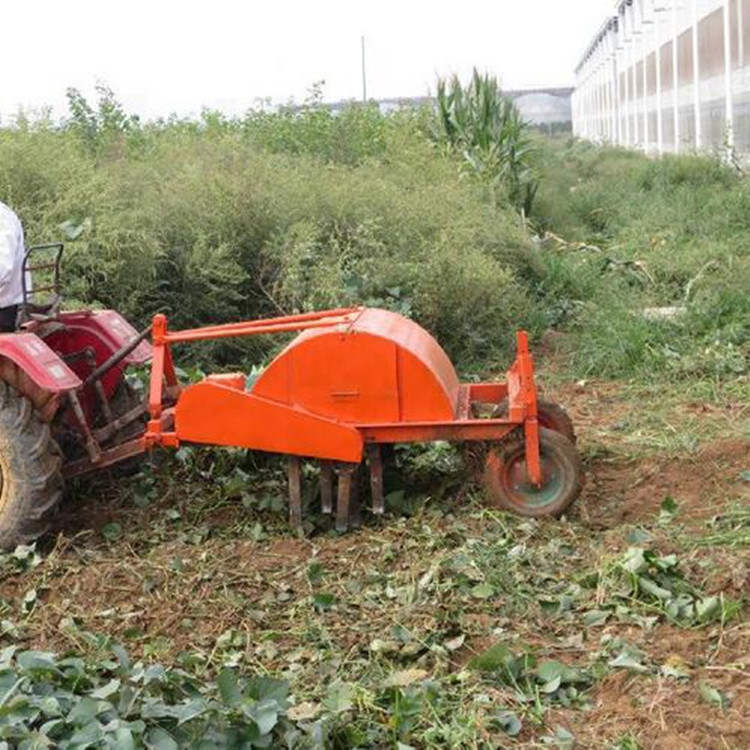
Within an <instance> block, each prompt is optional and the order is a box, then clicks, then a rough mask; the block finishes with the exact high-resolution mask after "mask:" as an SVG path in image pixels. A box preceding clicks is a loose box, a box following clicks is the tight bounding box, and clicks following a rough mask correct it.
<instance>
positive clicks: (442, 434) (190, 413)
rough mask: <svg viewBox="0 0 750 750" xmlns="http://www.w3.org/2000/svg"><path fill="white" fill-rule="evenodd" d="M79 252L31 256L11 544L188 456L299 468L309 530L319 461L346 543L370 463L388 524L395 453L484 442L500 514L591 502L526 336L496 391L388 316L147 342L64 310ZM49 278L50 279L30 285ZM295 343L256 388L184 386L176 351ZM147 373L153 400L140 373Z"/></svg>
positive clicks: (298, 499) (316, 316)
mask: <svg viewBox="0 0 750 750" xmlns="http://www.w3.org/2000/svg"><path fill="white" fill-rule="evenodd" d="M63 250H64V248H63V245H62V244H55V245H45V246H39V247H35V248H32V249H30V250H29V251H28V253H27V254H26V258H25V262H24V269H23V270H24V272H23V279H24V289H23V303H22V305H21V306H20V309H19V316H18V325H17V331H16V332H15V333H9V334H6V335H0V401H1V403H0V478H1V479H2V493H1V495H0V547H2V548H3V549H9V548H12V547H13V546H15V545H16V544H19V543H27V542H29V541H31V540H33V539H35V538H36V537H38V536H39V535H40V534H42V533H43V532H44V531H45V530H46V527H47V523H48V520H49V512H50V511H51V510H52V508H53V507H54V506H55V505H56V504H57V503H58V502H59V500H60V498H61V496H62V492H63V483H64V480H65V479H68V478H72V477H76V476H80V475H83V474H86V473H88V472H91V471H96V470H100V469H104V468H107V467H111V466H114V465H116V464H119V463H122V462H124V461H128V460H131V459H134V458H136V457H138V456H141V455H143V454H144V453H146V452H149V451H152V450H154V449H156V448H164V449H174V448H178V447H179V446H180V445H183V444H190V445H211V446H232V447H238V448H246V449H249V450H259V451H264V452H268V453H275V454H280V455H285V456H287V457H288V471H289V518H290V523H291V524H292V526H293V527H294V528H296V529H298V530H301V529H302V526H303V510H304V509H303V504H302V491H301V482H302V471H301V463H302V461H304V460H314V461H316V462H318V464H319V467H320V473H319V477H320V479H319V481H320V486H319V493H318V494H317V497H319V498H320V507H321V509H322V511H323V513H327V514H334V513H335V520H336V528H337V529H338V530H339V531H342V532H343V531H346V530H347V529H349V528H350V527H351V526H356V525H358V522H359V519H360V518H361V508H360V507H359V499H358V495H359V493H358V492H357V487H358V486H359V484H360V482H359V480H358V479H357V477H358V476H359V475H360V474H362V473H363V471H364V470H365V468H367V469H368V473H369V485H370V490H371V496H372V512H373V514H374V515H381V514H383V513H384V511H385V503H384V491H383V462H384V455H387V453H388V449H390V447H391V446H393V445H395V444H408V443H426V442H437V441H450V442H454V443H459V444H466V445H468V446H471V451H467V452H470V453H471V454H472V455H473V456H474V458H475V459H476V457H477V456H479V457H480V459H481V465H482V469H483V472H482V473H483V481H484V486H485V490H486V494H487V497H488V500H489V502H490V503H491V504H492V505H494V506H497V507H500V508H503V509H506V510H510V511H514V512H516V513H519V514H521V515H525V516H529V517H538V516H560V515H562V514H563V513H565V512H566V511H567V509H568V508H569V506H570V505H571V504H572V503H573V502H574V501H575V499H576V498H577V497H578V495H579V494H580V491H581V487H582V481H583V473H582V468H581V462H580V458H579V455H578V452H577V449H576V444H575V433H574V430H573V424H572V422H571V420H570V418H569V417H568V415H567V414H566V413H565V411H564V410H563V409H562V408H561V407H559V406H558V405H556V404H550V403H546V402H543V401H540V400H539V398H538V395H537V388H536V383H535V376H534V363H533V359H532V356H531V353H530V351H529V343H528V336H527V334H526V333H525V332H523V331H521V332H519V333H518V335H517V354H516V359H515V361H514V363H513V365H512V366H511V367H510V369H509V370H508V371H507V373H506V378H505V380H503V381H501V382H490V383H461V382H460V380H459V377H458V374H457V373H456V370H455V368H454V366H453V364H452V363H451V361H450V359H449V357H448V355H447V354H446V353H445V351H444V350H443V349H442V348H441V347H440V345H439V344H438V342H437V341H436V340H435V339H434V338H433V337H432V336H431V335H430V334H429V333H428V332H427V331H426V330H424V329H423V328H422V327H420V326H419V325H418V324H417V323H415V322H414V321H412V320H409V319H407V318H405V317H403V316H401V315H399V314H397V313H395V312H392V311H389V310H380V309H373V308H366V307H351V308H345V309H336V310H324V311H317V312H305V313H300V314H296V315H285V316H281V317H277V318H270V319H261V320H252V321H244V322H236V323H225V324H221V325H210V326H206V327H203V328H195V329H191V330H184V331H176V330H171V329H170V327H169V325H168V321H167V318H166V316H165V315H163V314H158V315H156V316H154V318H153V322H152V325H151V326H149V328H147V329H146V330H144V331H142V332H141V333H138V332H137V331H136V330H135V329H134V328H133V327H132V326H131V325H130V324H129V323H128V322H127V321H126V320H125V319H124V318H123V317H122V316H121V315H120V314H118V313H117V312H114V311H112V310H85V311H78V312H65V311H61V284H60V275H61V273H60V268H61V261H62V255H63ZM39 258H41V261H39ZM37 274H40V275H45V280H44V281H43V282H42V283H41V284H37V283H35V284H34V285H33V289H32V286H31V284H29V283H28V280H29V279H30V278H31V276H32V275H34V277H35V282H37V280H38V279H37V277H36V275H37ZM292 333H296V334H297V335H296V337H294V338H293V339H292V340H291V342H290V343H289V344H288V345H287V347H286V348H285V349H284V350H283V351H282V352H281V353H280V354H279V355H278V356H276V358H275V359H274V360H273V361H272V362H271V363H270V364H269V365H268V366H267V367H266V368H265V369H264V370H263V372H262V373H261V375H260V377H258V378H257V379H255V380H254V381H252V382H251V379H249V378H248V377H247V376H246V375H245V374H244V373H232V372H230V373H218V374H211V375H207V376H206V377H205V378H204V379H203V380H202V381H200V382H197V383H189V384H184V383H180V382H179V379H178V375H177V369H176V368H175V365H174V359H173V348H174V347H177V346H182V345H185V344H189V343H191V342H195V341H206V340H216V339H224V338H236V337H247V336H259V335H274V334H292ZM149 362H150V368H151V372H150V382H149V387H148V396H147V398H145V399H143V400H141V399H140V398H138V397H137V396H136V393H135V392H134V391H133V389H132V388H131V387H130V386H129V385H128V382H127V380H126V378H125V372H126V370H127V368H128V367H132V366H136V365H144V364H146V363H149ZM384 449H385V450H384Z"/></svg>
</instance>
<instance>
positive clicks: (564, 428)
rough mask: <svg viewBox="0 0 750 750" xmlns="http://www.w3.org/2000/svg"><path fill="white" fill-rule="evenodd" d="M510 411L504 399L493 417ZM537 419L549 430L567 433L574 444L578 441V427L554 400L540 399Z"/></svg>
mask: <svg viewBox="0 0 750 750" xmlns="http://www.w3.org/2000/svg"><path fill="white" fill-rule="evenodd" d="M507 413H508V402H507V401H503V402H502V403H501V404H500V405H499V406H498V407H497V409H495V411H494V413H493V415H492V416H493V417H494V418H495V419H498V418H500V417H504V416H505V415H506V414H507ZM537 415H538V417H537V419H538V420H539V426H540V427H545V428H546V429H548V430H554V431H555V432H559V433H560V434H561V435H565V437H566V438H568V440H570V442H571V443H573V445H575V444H576V443H577V442H578V438H577V437H576V429H575V426H574V425H573V420H572V419H571V418H570V415H569V414H568V412H567V411H565V409H563V408H562V406H560V404H556V403H554V402H553V401H539V403H538V404H537Z"/></svg>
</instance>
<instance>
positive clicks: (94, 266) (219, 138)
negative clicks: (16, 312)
mask: <svg viewBox="0 0 750 750" xmlns="http://www.w3.org/2000/svg"><path fill="white" fill-rule="evenodd" d="M99 96H100V99H99V102H98V105H96V106H93V105H89V104H88V103H87V102H86V101H85V100H84V99H83V97H81V95H80V94H79V93H77V92H71V94H70V105H71V117H70V119H69V120H68V121H67V123H66V126H65V127H64V128H62V129H60V128H56V127H53V126H51V125H49V124H48V123H45V122H39V123H36V124H28V125H27V126H26V127H25V128H21V129H18V128H16V129H5V130H0V197H1V198H2V199H3V200H5V201H6V202H8V203H10V204H11V205H13V206H14V208H15V209H16V210H17V211H18V213H19V214H20V216H21V218H22V219H23V221H24V223H25V226H26V230H27V236H28V238H29V241H30V242H41V241H45V240H51V239H56V238H58V237H59V236H60V234H61V227H64V232H65V234H67V235H70V234H71V229H73V230H74V231H73V232H72V234H75V235H77V239H75V241H73V242H70V244H69V246H68V252H67V257H66V267H65V270H66V274H65V278H66V289H67V296H68V297H69V299H71V300H75V301H76V303H78V304H87V305H102V306H108V307H113V308H115V309H118V310H120V311H122V312H123V314H125V315H126V316H128V317H129V318H131V319H133V320H134V322H135V323H137V324H138V325H144V324H145V323H146V322H147V321H148V319H149V317H150V316H151V315H152V314H153V313H154V312H156V311H160V310H163V311H166V312H167V313H168V314H169V315H170V316H171V321H172V324H173V325H174V326H192V325H198V324H201V323H203V324H205V323H215V322H221V321H226V320H236V319H238V318H254V317H259V316H263V315H268V314H278V313H279V311H289V312H291V311H296V310H308V309H311V308H315V307H328V306H333V305H338V304H347V305H348V304H353V303H367V304H375V305H381V306H385V307H389V308H392V309H395V310H398V311H400V312H403V313H405V314H407V315H410V316H413V317H414V318H416V319H417V320H418V321H419V322H421V323H422V324H424V325H425V326H426V327H428V328H429V329H430V330H432V331H433V332H434V333H436V334H437V335H438V336H439V337H440V338H441V341H442V343H443V344H444V345H445V346H446V348H447V349H448V350H449V352H450V353H451V355H452V356H453V357H454V358H456V359H458V360H463V361H464V362H469V361H471V360H474V359H477V360H481V361H483V362H484V361H487V360H488V359H491V358H500V357H502V359H506V352H507V348H508V345H509V344H510V342H511V341H512V334H513V331H514V330H515V329H516V328H517V327H520V326H527V327H529V328H530V329H531V330H537V328H538V323H539V320H540V318H539V316H538V315H537V314H536V311H535V310H534V307H533V306H532V305H531V304H529V301H528V298H527V292H526V289H525V287H524V284H523V282H522V281H521V278H520V277H521V276H522V273H523V269H524V268H525V266H526V264H527V263H528V261H529V254H528V253H529V246H528V240H527V238H526V236H525V233H524V230H523V227H522V225H521V222H520V221H519V220H518V219H517V217H516V216H515V214H514V212H513V210H512V209H511V208H510V207H509V206H503V205H498V204H497V203H496V202H494V201H490V200H489V197H488V195H487V192H486V189H485V188H484V187H483V186H482V185H480V184H477V183H475V182H472V181H462V180H461V179H460V177H459V175H457V173H456V169H455V163H454V161H453V160H452V159H451V158H450V157H448V156H445V155H441V154H438V153H437V152H436V150H435V148H434V146H433V145H432V144H431V142H430V141H429V140H428V139H427V138H425V137H424V135H423V129H424V119H425V114H424V113H419V112H401V113H394V114H393V115H389V116H384V115H381V114H380V112H379V111H378V110H377V108H373V107H361V106H359V105H352V106H351V107H349V108H346V109H344V110H343V111H342V112H340V113H338V114H333V113H331V112H330V111H329V110H328V109H326V108H324V107H321V106H320V105H319V101H318V100H317V99H316V98H315V97H313V99H312V100H311V101H309V102H308V103H306V104H305V106H303V107H302V108H301V109H298V110H295V109H292V108H285V109H282V110H281V111H279V112H263V111H260V112H251V113H249V114H248V115H247V116H245V117H243V118H236V119H229V118H224V117H222V116H220V115H217V114H216V113H208V112H204V113H203V115H202V117H201V118H200V119H199V120H197V121H183V120H170V121H165V122H160V123H150V124H145V125H143V124H140V123H138V121H137V120H136V119H135V118H132V117H129V116H127V115H126V114H125V113H124V111H123V110H122V107H121V106H120V105H119V104H118V103H117V101H116V100H115V98H114V97H113V95H112V93H111V92H110V91H108V90H107V89H105V88H101V89H100V91H99ZM230 347H231V348H230ZM235 347H237V344H235V343H232V344H222V345H220V346H217V347H216V348H213V349H210V350H208V349H207V350H205V356H212V357H224V358H229V357H230V356H231V358H232V359H233V360H234V362H235V363H236V362H237V360H238V359H241V356H242V353H243V351H245V350H238V349H237V348H235ZM264 351H265V352H267V351H268V350H267V349H266V350H264ZM249 353H250V354H252V355H253V356H254V357H258V356H259V355H263V353H264V352H258V351H257V350H253V351H251V352H249Z"/></svg>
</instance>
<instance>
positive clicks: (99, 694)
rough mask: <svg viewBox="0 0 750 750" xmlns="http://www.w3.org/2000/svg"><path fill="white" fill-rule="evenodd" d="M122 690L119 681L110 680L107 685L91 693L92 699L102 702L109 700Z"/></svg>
mask: <svg viewBox="0 0 750 750" xmlns="http://www.w3.org/2000/svg"><path fill="white" fill-rule="evenodd" d="M119 689H120V681H119V680H118V679H113V680H110V681H109V682H108V683H107V684H106V685H102V686H101V687H98V688H97V689H96V690H92V691H91V697H92V698H100V699H102V700H104V699H106V698H109V697H110V696H111V695H114V694H115V693H116V692H117V691H118V690H119Z"/></svg>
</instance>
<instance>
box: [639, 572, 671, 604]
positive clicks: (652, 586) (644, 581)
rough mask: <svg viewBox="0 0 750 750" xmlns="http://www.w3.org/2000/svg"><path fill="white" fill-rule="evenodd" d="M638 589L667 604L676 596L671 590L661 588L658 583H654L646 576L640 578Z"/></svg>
mask: <svg viewBox="0 0 750 750" xmlns="http://www.w3.org/2000/svg"><path fill="white" fill-rule="evenodd" d="M637 580H638V587H639V588H640V589H641V590H642V591H645V592H646V593H647V594H651V596H653V597H656V598H657V599H661V601H663V602H666V601H669V600H670V599H672V597H673V596H674V593H673V592H671V591H670V590H669V589H665V588H663V587H661V586H659V584H658V583H656V582H655V581H652V580H651V579H650V578H647V577H646V576H638V579H637Z"/></svg>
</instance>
